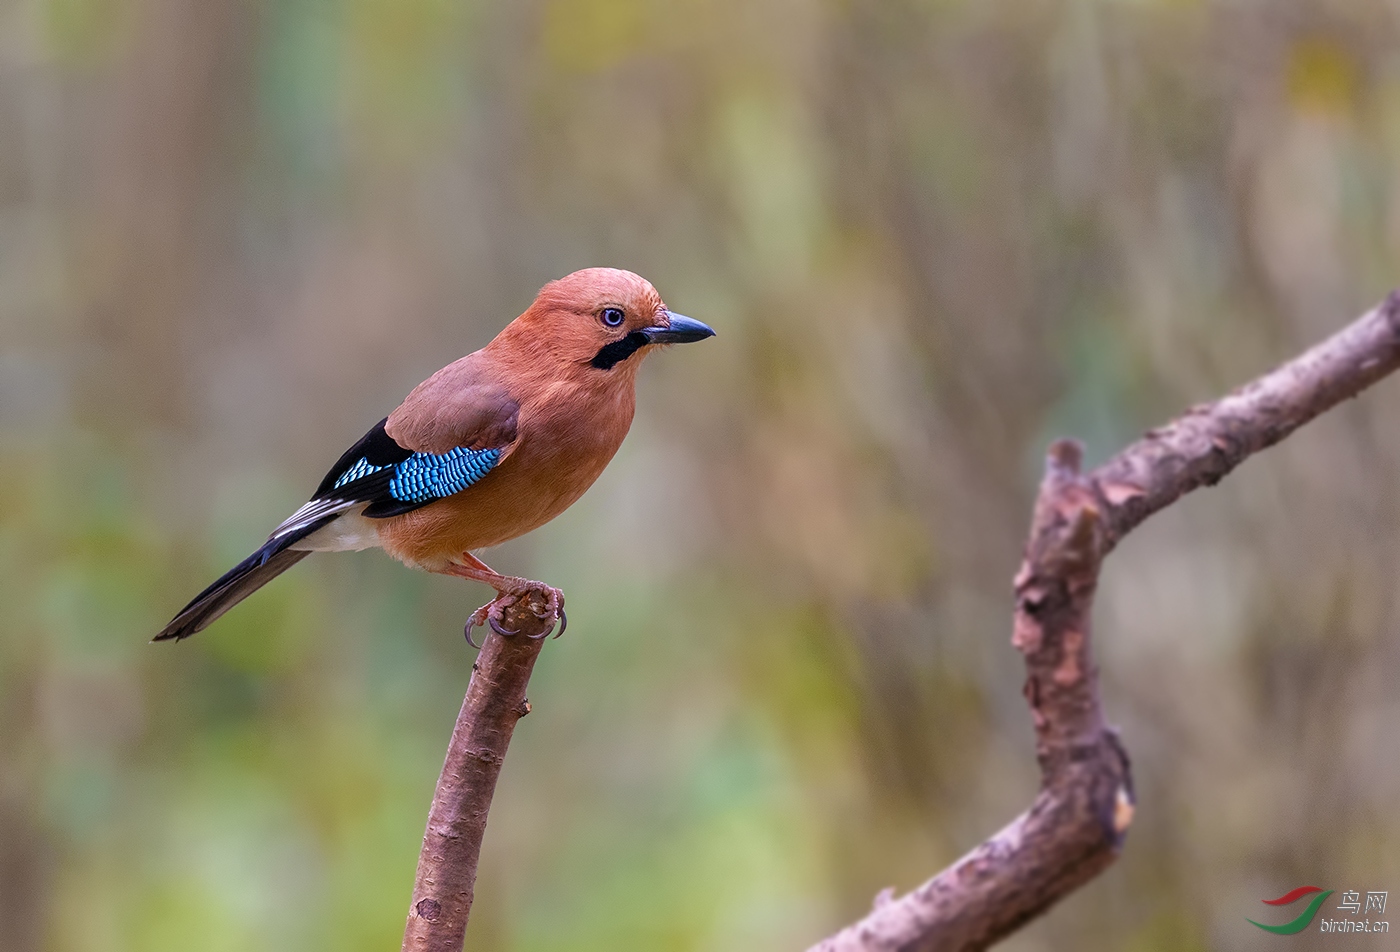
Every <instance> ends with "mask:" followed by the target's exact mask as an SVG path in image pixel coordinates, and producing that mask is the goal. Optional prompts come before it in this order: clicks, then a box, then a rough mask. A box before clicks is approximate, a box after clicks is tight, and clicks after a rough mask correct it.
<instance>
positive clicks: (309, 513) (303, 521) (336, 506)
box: [268, 499, 364, 539]
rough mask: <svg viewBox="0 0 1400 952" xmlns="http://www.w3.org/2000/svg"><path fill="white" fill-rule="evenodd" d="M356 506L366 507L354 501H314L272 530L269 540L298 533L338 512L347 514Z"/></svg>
mask: <svg viewBox="0 0 1400 952" xmlns="http://www.w3.org/2000/svg"><path fill="white" fill-rule="evenodd" d="M356 506H364V503H363V502H356V501H355V500H353V499H349V500H347V499H313V500H311V501H310V502H309V503H307V504H306V505H304V506H302V507H301V508H300V509H298V510H297V511H296V512H294V513H292V514H291V515H290V516H288V517H287V518H286V519H284V520H283V521H282V524H281V525H280V526H278V527H277V528H276V529H273V530H272V535H270V536H268V538H269V539H278V538H281V537H282V536H284V535H286V534H287V533H289V532H296V531H297V530H298V529H305V528H306V527H307V526H309V525H311V523H313V522H315V521H316V520H317V519H324V518H325V517H326V516H330V515H334V514H335V513H338V512H345V511H346V510H347V509H353V508H355V507H356Z"/></svg>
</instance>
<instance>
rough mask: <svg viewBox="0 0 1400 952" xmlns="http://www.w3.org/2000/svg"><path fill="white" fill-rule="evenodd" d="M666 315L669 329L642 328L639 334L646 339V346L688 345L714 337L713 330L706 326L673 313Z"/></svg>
mask: <svg viewBox="0 0 1400 952" xmlns="http://www.w3.org/2000/svg"><path fill="white" fill-rule="evenodd" d="M666 315H667V316H668V317H669V318H670V319H671V324H670V326H669V327H660V326H657V327H644V328H642V330H641V333H642V334H643V335H644V336H645V337H646V339H647V343H648V344H689V343H690V342H691V341H697V340H704V339H705V338H706V337H714V336H715V332H714V329H713V328H711V327H710V326H709V325H708V324H701V323H700V322H699V321H696V320H692V319H691V318H688V317H686V316H685V315H684V314H677V313H676V312H675V311H667V312H666Z"/></svg>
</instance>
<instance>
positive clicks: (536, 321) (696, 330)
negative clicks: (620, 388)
mask: <svg viewBox="0 0 1400 952" xmlns="http://www.w3.org/2000/svg"><path fill="white" fill-rule="evenodd" d="M714 333H715V332H714V331H713V330H711V329H710V328H709V327H707V326H706V325H704V324H702V323H700V322H699V321H696V320H692V319H690V318H688V317H686V316H684V315H682V314H676V313H675V312H673V311H670V310H668V309H667V307H666V305H665V303H664V302H663V301H662V300H661V295H660V294H658V293H657V292H656V288H654V287H652V286H651V282H649V281H647V280H646V279H645V278H643V277H641V276H640V275H637V274H633V273H632V272H631V271H620V270H618V269H616V268H587V269H585V270H583V271H575V272H574V273H573V274H570V275H566V276H565V277H562V278H560V279H559V280H558V281H551V282H550V283H549V284H546V285H545V286H544V287H543V288H542V289H541V290H540V293H539V296H538V297H536V298H535V303H534V304H532V305H530V308H529V310H527V311H526V312H525V313H524V314H522V315H520V317H518V318H517V319H516V320H515V321H514V322H512V324H511V326H510V328H508V329H507V332H504V333H503V334H502V336H503V337H505V336H507V335H508V336H509V337H510V338H512V339H514V341H515V342H516V344H517V346H519V345H525V346H526V347H527V348H528V349H529V350H530V351H532V352H533V353H534V354H536V355H537V358H538V356H546V359H548V360H551V361H556V362H559V364H560V365H561V367H569V368H572V369H573V370H575V371H577V372H579V373H585V374H588V375H589V376H595V375H596V376H598V377H600V378H607V377H615V378H625V379H631V378H632V377H633V375H635V373H636V371H637V366H638V365H639V364H640V363H641V361H642V358H643V357H644V356H645V355H646V354H648V353H650V352H651V351H653V350H655V349H656V347H657V346H658V345H662V344H684V343H689V342H690V341H697V340H704V339H705V338H706V337H713V336H714Z"/></svg>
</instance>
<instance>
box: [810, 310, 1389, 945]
mask: <svg viewBox="0 0 1400 952" xmlns="http://www.w3.org/2000/svg"><path fill="white" fill-rule="evenodd" d="M1397 366H1400V292H1393V293H1392V294H1391V295H1390V296H1389V297H1388V298H1387V299H1386V300H1385V302H1384V303H1382V304H1381V305H1380V306H1379V307H1377V308H1376V309H1375V310H1372V311H1371V312H1369V313H1367V314H1366V315H1364V316H1362V317H1361V318H1359V319H1358V320H1356V321H1355V322H1353V323H1352V324H1351V325H1349V326H1348V327H1346V328H1345V329H1343V330H1342V331H1340V332H1338V333H1337V334H1334V335H1333V336H1332V337H1330V338H1328V339H1327V340H1325V341H1323V342H1322V343H1321V344H1319V345H1317V346H1316V347H1314V348H1312V349H1311V350H1309V351H1307V352H1306V353H1304V354H1303V355H1302V356H1300V357H1298V358H1296V359H1294V360H1292V361H1289V362H1288V363H1286V364H1284V365H1283V366H1282V367H1279V368H1278V369H1277V370H1275V371H1273V372H1272V373H1269V374H1266V375H1265V376H1263V377H1260V378H1259V379H1258V380H1256V381H1254V382H1253V383H1251V384H1249V385H1248V386H1245V387H1242V388H1240V389H1239V390H1236V391H1235V392H1234V393H1231V394H1230V395H1228V396H1226V397H1223V398H1222V399H1220V400H1217V401H1216V402H1214V403H1211V404H1206V405H1203V406H1199V407H1195V408H1193V409H1191V410H1189V411H1188V412H1187V413H1186V414H1185V415H1183V416H1182V417H1180V418H1179V419H1177V420H1175V421H1174V422H1172V423H1171V424H1169V425H1167V426H1165V427H1162V428H1161V429H1157V430H1152V431H1149V432H1148V433H1147V434H1146V435H1145V436H1144V437H1143V438H1142V439H1140V440H1138V441H1137V442H1136V443H1133V444H1132V445H1131V446H1129V447H1128V448H1126V449H1125V450H1123V451H1122V452H1121V453H1119V454H1118V455H1117V456H1115V457H1113V458H1112V459H1110V460H1109V461H1108V462H1106V463H1104V464H1103V465H1102V466H1100V467H1098V468H1097V469H1095V470H1093V471H1092V472H1090V473H1089V474H1087V475H1081V474H1080V472H1079V463H1080V450H1079V447H1078V445H1077V444H1074V443H1069V442H1061V443H1056V444H1055V445H1054V446H1052V447H1051V449H1050V455H1049V459H1048V461H1047V464H1046V472H1045V479H1044V481H1043V482H1042V483H1041V487H1040V496H1039V499H1038V500H1037V502H1036V507H1035V514H1034V516H1033V517H1032V520H1031V531H1030V538H1029V540H1028V542H1027V544H1026V555H1025V561H1024V562H1023V563H1022V565H1021V570H1020V572H1019V573H1017V576H1016V581H1015V591H1016V613H1015V622H1014V627H1013V634H1012V638H1011V640H1012V643H1013V644H1014V645H1015V646H1016V647H1017V648H1018V649H1019V650H1020V651H1021V653H1022V654H1023V655H1024V656H1025V661H1026V685H1025V695H1026V700H1027V702H1028V703H1029V704H1030V708H1031V718H1032V720H1033V722H1034V726H1035V735H1036V756H1037V758H1038V760H1039V762H1040V770H1041V788H1040V792H1039V793H1038V794H1037V795H1036V797H1035V800H1034V801H1033V802H1032V803H1031V806H1030V809H1029V810H1027V811H1026V812H1025V813H1023V814H1022V815H1021V816H1019V817H1017V818H1016V819H1015V820H1014V821H1012V823H1011V824H1010V825H1009V826H1007V827H1006V828H1005V829H1003V830H1002V831H1001V832H999V833H997V834H996V835H994V836H993V837H992V838H991V839H989V840H987V841H986V842H984V843H983V844H982V845H981V846H979V847H977V848H976V849H974V850H973V851H972V852H971V853H968V854H967V855H966V856H964V857H963V858H962V859H960V860H958V861H957V862H956V863H954V864H953V865H952V866H950V867H948V868H947V869H945V870H943V871H942V872H941V873H939V874H938V875H936V876H935V877H933V878H932V879H930V880H928V881H927V882H925V883H924V884H923V885H921V886H919V887H918V888H917V889H915V890H914V891H913V892H910V893H908V894H906V895H904V896H902V897H900V898H898V899H890V898H886V897H883V896H882V898H885V901H883V902H879V903H878V904H877V907H876V908H875V910H874V911H873V912H871V913H870V915H868V916H866V917H865V918H864V919H862V920H861V921H859V922H857V923H855V924H854V925H851V926H848V927H847V928H845V929H843V930H842V931H841V932H839V933H838V934H836V935H834V936H832V937H830V938H828V939H826V940H824V941H822V942H820V943H818V944H817V945H815V946H813V947H812V949H811V950H810V952H933V950H938V952H944V950H970V949H984V948H986V947H987V946H989V945H991V944H992V943H994V942H996V941H997V940H999V939H1001V938H1004V937H1005V936H1007V935H1008V934H1010V933H1011V932H1013V931H1015V930H1016V929H1017V928H1019V927H1020V926H1022V925H1023V924H1025V923H1026V922H1027V921H1029V920H1030V919H1032V918H1034V917H1035V916H1037V915H1039V914H1040V913H1042V912H1044V911H1045V910H1046V909H1048V908H1049V907H1050V906H1052V905H1053V904H1054V903H1055V902H1057V901H1058V900H1060V899H1062V898H1063V897H1064V896H1066V895H1068V894H1069V893H1070V892H1072V891H1073V890H1075V889H1076V888H1078V887H1079V886H1081V885H1083V884H1084V883H1085V882H1087V881H1088V880H1090V879H1092V878H1093V877H1094V876H1096V875H1098V873H1100V872H1101V871H1102V870H1104V869H1105V868H1106V867H1107V866H1108V865H1109V864H1111V863H1112V862H1113V860H1114V859H1115V858H1116V857H1117V854H1118V850H1119V848H1120V847H1121V845H1122V843H1123V838H1124V836H1125V835H1126V833H1127V829H1128V825H1129V824H1130V823H1131V822H1132V816H1133V791H1132V778H1131V774H1130V771H1129V766H1128V758H1127V755H1126V753H1125V752H1124V750H1123V747H1122V745H1121V744H1120V743H1119V742H1118V738H1117V735H1116V734H1115V733H1114V731H1113V730H1112V728H1109V727H1108V726H1107V725H1106V723H1105V721H1104V717H1103V710H1102V707H1101V705H1100V703H1099V692H1098V676H1097V669H1096V668H1095V666H1094V659H1093V654H1092V652H1091V650H1090V637H1089V615H1090V609H1091V607H1092V603H1093V597H1094V589H1095V586H1096V585H1097V583H1098V576H1099V568H1100V565H1101V563H1102V560H1103V558H1104V556H1106V555H1107V554H1108V553H1109V551H1111V550H1112V549H1113V547H1114V546H1116V545H1117V544H1118V543H1119V542H1120V541H1121V540H1122V538H1123V537H1124V536H1125V535H1127V533H1128V532H1130V531H1132V529H1134V528H1135V527H1136V526H1137V525H1138V524H1139V523H1141V522H1142V521H1143V520H1144V519H1146V518H1147V517H1148V516H1150V515H1152V514H1153V513H1154V512H1156V511H1158V510H1159V509H1162V508H1164V507H1166V506H1168V505H1170V504H1171V503H1173V502H1175V501H1176V500H1177V499H1179V498H1180V497H1181V496H1182V495H1184V494H1185V493H1188V492H1190V491H1191V490H1193V489H1196V488H1198V487H1200V486H1206V485H1213V484H1214V483H1216V482H1218V481H1219V480H1220V479H1221V478H1222V477H1224V476H1225V475H1226V474H1228V473H1229V472H1230V471H1231V470H1233V469H1234V468H1235V467H1236V466H1238V465H1239V464H1240V463H1241V462H1242V461H1244V459H1246V458H1247V457H1248V456H1250V455H1251V454H1253V453H1256V452H1258V451H1259V450H1262V449H1264V448H1265V447H1268V446H1272V445H1273V444H1274V443H1277V442H1278V441H1279V440H1281V439H1283V438H1284V437H1286V436H1288V434H1290V433H1292V432H1293V431H1294V430H1296V429H1297V428H1298V427H1300V426H1302V425H1303V424H1304V423H1306V422H1308V421H1309V420H1311V419H1312V418H1313V417H1315V416H1317V415H1318V414H1320V413H1322V412H1323V411H1325V410H1328V409H1330V408H1331V407H1333V406H1336V405H1337V404H1338V403H1340V402H1341V401H1342V400H1345V399H1346V398H1348V397H1352V396H1355V395H1356V394H1358V393H1360V392H1361V391H1362V390H1364V389H1365V388H1366V387H1368V386H1370V385H1371V384H1373V383H1375V382H1376V381H1377V380H1380V379H1381V378H1382V377H1384V376H1386V375H1387V374H1389V373H1391V372H1392V371H1394V370H1395V369H1396V367H1397Z"/></svg>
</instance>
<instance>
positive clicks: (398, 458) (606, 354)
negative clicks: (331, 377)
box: [157, 268, 713, 639]
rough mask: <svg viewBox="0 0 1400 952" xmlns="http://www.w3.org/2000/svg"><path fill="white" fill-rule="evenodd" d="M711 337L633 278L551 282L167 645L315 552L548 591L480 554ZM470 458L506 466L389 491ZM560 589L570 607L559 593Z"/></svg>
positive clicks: (388, 426) (578, 472)
mask: <svg viewBox="0 0 1400 952" xmlns="http://www.w3.org/2000/svg"><path fill="white" fill-rule="evenodd" d="M711 334H713V331H711V330H710V329H709V328H708V327H705V325H703V324H700V323H699V322H697V321H692V320H690V319H689V318H686V317H683V316H681V315H676V314H673V313H671V312H670V311H669V310H667V308H666V305H665V304H664V303H663V302H662V300H661V296H660V295H659V294H658V293H657V292H656V289H655V288H653V287H652V286H651V284H650V283H648V282H647V281H646V280H644V279H643V278H641V277H639V276H638V275H635V274H633V273H631V272H630V271H619V270H616V269H613V268H590V269H588V270H585V271H576V272H574V273H573V274H570V275H568V276H567V277H564V278H561V279H560V280H558V281H554V282H551V283H550V284H547V285H545V287H544V288H543V289H541V291H540V293H539V295H538V296H537V297H536V298H535V302H534V303H533V304H531V305H530V307H529V308H528V309H527V310H526V311H525V313H523V314H521V315H520V316H519V317H517V318H516V319H515V320H514V321H512V322H511V323H510V324H508V325H507V326H506V327H505V328H504V329H503V330H502V331H501V332H500V334H498V335H497V336H496V338H495V339H494V340H493V341H491V343H489V344H487V345H486V346H485V347H483V348H482V349H481V350H478V351H476V352H475V353H472V354H468V355H467V356H466V357H463V358H462V359H460V360H458V361H456V362H454V363H452V364H449V365H448V366H447V367H444V368H443V369H442V370H439V371H438V372H437V373H435V374H433V375H432V376H431V377H430V378H428V379H427V380H426V381H424V382H423V383H421V384H419V385H418V386H417V387H416V388H414V390H413V392H412V393H410V394H409V395H408V397H407V398H406V399H405V400H404V401H403V403H402V404H400V405H399V407H398V408H397V409H396V410H394V412H393V413H391V414H390V415H389V417H388V418H387V420H385V422H384V423H383V424H382V430H380V428H378V427H376V428H375V429H374V430H371V431H370V433H369V434H367V435H366V437H365V438H364V439H363V440H361V441H360V443H358V444H356V446H355V447H354V448H352V449H351V450H350V451H348V452H347V453H346V455H345V456H344V457H342V459H341V460H340V462H339V463H337V464H336V467H335V468H333V469H332V471H331V472H330V473H329V474H328V475H327V477H326V479H325V481H324V482H323V483H322V486H321V489H319V490H318V491H317V494H316V496H315V497H314V498H313V499H312V500H311V501H310V502H308V503H307V504H306V505H305V506H303V507H302V508H301V509H300V510H298V511H297V512H296V513H295V514H293V516H292V517H291V518H289V519H287V520H286V521H285V522H283V523H282V525H281V526H279V527H278V529H277V530H276V531H274V533H273V535H272V537H271V538H270V539H269V540H268V543H267V545H265V546H264V547H263V548H262V549H261V550H259V552H258V553H255V554H254V555H253V556H251V557H250V558H249V559H248V560H245V562H244V563H241V564H240V565H239V566H236V567H235V568H234V569H233V570H232V571H230V572H229V573H228V574H227V575H225V576H224V578H222V579H220V580H219V581H218V582H215V583H214V585H212V586H210V588H209V589H207V590H206V591H205V592H204V593H202V594H201V595H200V596H199V597H197V598H196V599H195V600H194V601H193V602H191V603H190V604H189V605H188V606H186V608H185V609H184V610H183V611H182V612H181V613H180V614H179V615H177V616H176V617H175V619H174V620H172V621H171V623H170V624H169V625H167V626H166V628H165V630H163V631H162V632H161V634H160V635H158V636H157V638H158V639H163V638H182V637H185V636H187V635H189V634H193V633H194V632H195V631H198V630H200V629H201V628H203V627H205V626H206V625H208V624H209V623H210V622H211V621H213V620H214V619H215V618H217V617H218V616H219V615H220V614H222V612H223V611H226V610H227V609H228V608H229V607H231V606H232V605H233V604H235V603H236V602H237V601H239V600H240V599H241V598H243V597H246V596H247V595H248V594H249V593H251V592H252V591H253V590H255V589H256V588H258V587H259V586H261V585H262V584H264V583H265V582H267V581H268V580H269V579H271V578H272V577H273V576H275V575H277V574H278V573H280V572H281V571H283V570H285V569H286V568H288V567H290V566H291V565H292V564H294V563H295V562H296V561H297V560H299V559H300V558H301V557H303V556H304V555H305V554H306V553H307V552H309V551H321V550H342V549H360V548H368V547H370V546H379V547H382V548H383V549H384V550H385V551H386V552H388V553H389V554H390V555H393V556H394V557H395V558H397V559H400V560H401V561H403V562H405V563H407V564H409V565H412V566H415V567H418V568H423V569H427V570H428V571H432V572H445V573H449V574H454V575H462V576H464V577H467V578H474V579H479V580H481V581H485V582H487V583H488V584H491V585H493V586H494V587H495V588H496V589H497V591H498V592H499V593H501V594H502V596H503V597H506V598H508V597H511V596H512V595H516V594H519V591H518V590H519V589H520V588H521V586H522V585H527V584H528V585H537V584H538V583H525V582H524V581H523V580H521V579H513V578H509V577H507V576H501V575H499V574H497V573H496V572H494V571H492V570H491V569H489V568H487V567H486V566H485V565H484V564H483V563H482V562H480V561H479V560H478V559H476V558H475V557H474V556H473V555H472V554H471V553H472V552H473V550H476V549H482V548H487V547H489V546H493V545H497V544H499V543H501V542H505V541H506V540H508V539H513V538H515V537H516V536H519V535H523V534H524V533H526V532H529V531H530V530H532V529H535V528H538V527H539V526H541V525H543V524H544V523H546V522H548V521H549V520H550V519H553V518H554V517H555V516H557V515H559V513H561V512H563V511H564V510H565V509H567V508H568V507H569V506H570V505H572V504H573V502H574V501H575V500H577V499H578V498H579V497H580V496H582V495H583V493H584V492H585V491H586V490H587V489H588V487H589V486H591V485H592V484H593V482H594V480H596V479H597V478H598V476H599V475H600V474H601V473H602V472H603V469H604V468H605V467H606V466H607V464H608V461H609V460H611V459H612V457H613V454H615V453H616V452H617V450H618V447H620V446H621V445H622V441H623V439H624V438H625V437H626V436H627V431H628V428H629V427H630V426H631V424H632V415H633V411H634V410H635V407H636V379H637V370H638V368H639V367H640V365H641V361H642V359H643V358H644V357H645V355H646V354H647V353H649V352H650V351H652V350H654V349H656V345H659V344H665V343H676V342H684V341H691V340H700V339H702V338H704V337H708V336H710V335H711ZM463 449H465V450H474V451H483V452H485V451H489V452H490V453H491V455H492V456H493V459H494V462H493V463H491V464H490V465H491V467H492V468H489V471H487V472H485V475H482V476H480V477H479V478H476V479H475V481H474V482H471V483H469V484H468V485H467V486H466V488H464V489H461V490H460V491H456V492H453V493H451V494H450V495H445V496H442V497H440V498H436V497H435V498H431V499H429V500H427V501H423V500H419V499H416V498H410V497H407V496H405V495H404V493H403V492H402V491H399V490H394V491H393V492H392V493H391V489H390V486H391V483H390V481H389V480H390V477H391V476H392V475H393V474H395V473H397V472H399V470H398V469H397V467H398V466H399V465H401V464H404V461H405V459H406V457H408V456H409V455H410V454H433V456H434V457H441V456H443V455H444V454H453V453H460V451H461V450H463ZM496 454H498V456H497V455H496ZM550 591H551V592H553V593H554V594H553V598H554V600H555V602H556V607H558V605H560V604H562V603H561V601H560V599H561V596H559V593H558V592H557V591H554V590H550ZM499 601H500V599H498V600H497V602H499ZM497 602H493V603H492V605H493V606H496V611H497V612H498V610H499V606H498V605H497ZM487 607H492V606H487ZM484 610H485V609H483V611H484ZM478 615H481V612H478ZM474 617H475V616H474ZM485 617H486V616H485V615H482V618H483V619H484V618H485ZM493 617H495V616H493ZM480 620H481V619H478V622H479V621H480Z"/></svg>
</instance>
